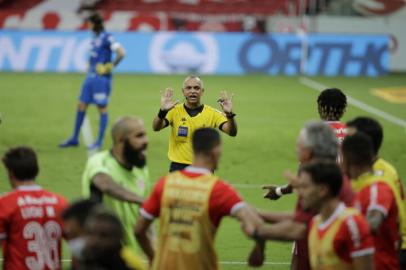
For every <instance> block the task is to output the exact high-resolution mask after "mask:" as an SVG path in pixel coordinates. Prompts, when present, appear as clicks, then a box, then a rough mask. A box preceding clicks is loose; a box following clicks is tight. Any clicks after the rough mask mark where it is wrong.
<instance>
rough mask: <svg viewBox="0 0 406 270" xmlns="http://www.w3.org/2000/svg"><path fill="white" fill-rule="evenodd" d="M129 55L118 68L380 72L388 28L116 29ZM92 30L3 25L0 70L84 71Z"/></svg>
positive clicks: (384, 65)
mask: <svg viewBox="0 0 406 270" xmlns="http://www.w3.org/2000/svg"><path fill="white" fill-rule="evenodd" d="M113 35H114V38H115V40H117V41H118V42H120V43H121V44H122V45H123V47H124V48H125V50H126V55H127V57H126V58H125V59H124V60H123V62H122V63H121V64H120V65H119V66H118V68H117V70H116V72H131V73H191V72H194V73H203V74H236V75H238V74H246V73H265V74H270V75H298V74H306V75H326V76H339V75H342V76H378V75H382V74H385V73H386V72H387V71H388V67H389V50H388V44H389V37H388V36H386V35H342V34H334V35H333V34H331V35H329V34H307V35H295V34H268V35H257V34H252V33H204V32H196V33H185V32H183V33H182V32H180V33H179V32H156V33H138V32H125V33H113ZM90 39H91V34H90V33H89V32H54V31H45V32H24V31H0V71H34V72H43V71H44V72H45V71H46V72H85V71H86V67H87V60H88V50H89V44H90Z"/></svg>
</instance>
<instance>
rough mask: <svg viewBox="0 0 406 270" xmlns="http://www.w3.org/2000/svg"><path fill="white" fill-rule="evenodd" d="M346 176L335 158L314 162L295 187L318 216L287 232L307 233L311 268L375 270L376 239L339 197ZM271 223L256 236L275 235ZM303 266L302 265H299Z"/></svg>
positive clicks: (294, 235)
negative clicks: (374, 239)
mask: <svg viewBox="0 0 406 270" xmlns="http://www.w3.org/2000/svg"><path fill="white" fill-rule="evenodd" d="M342 179H343V176H342V174H341V170H340V168H339V166H338V165H337V164H336V163H335V162H334V161H314V162H310V163H308V164H306V165H303V166H302V167H301V169H300V173H299V177H298V180H297V181H296V184H295V186H296V188H297V190H298V194H299V196H300V198H301V204H302V205H303V208H304V210H311V211H314V212H317V213H319V214H317V215H315V216H314V217H313V219H312V220H311V222H310V226H309V228H306V226H304V225H302V226H295V227H292V229H291V230H289V231H287V232H286V233H287V234H289V237H290V238H292V239H300V238H304V237H305V235H307V234H308V239H309V244H308V245H309V259H310V265H311V269H314V270H318V269H329V270H345V269H353V270H373V269H374V267H373V253H374V247H373V241H372V236H371V234H370V231H369V226H368V223H367V221H366V220H365V218H364V217H363V216H362V214H361V213H360V212H359V211H358V210H356V209H353V208H349V207H347V206H346V205H345V204H344V203H343V202H342V201H341V200H340V199H339V193H340V190H341V187H342ZM274 234H275V230H274V227H273V226H272V225H263V226H261V227H260V228H259V229H258V231H257V232H256V237H257V238H259V239H266V238H268V237H269V236H270V237H271V238H273V236H274ZM299 269H302V268H299Z"/></svg>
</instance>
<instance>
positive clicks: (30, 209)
mask: <svg viewBox="0 0 406 270" xmlns="http://www.w3.org/2000/svg"><path fill="white" fill-rule="evenodd" d="M3 163H4V166H5V167H6V170H7V173H8V177H9V180H10V185H11V187H12V188H13V191H12V192H9V193H6V194H5V195H3V196H1V197H0V239H1V240H2V242H3V256H4V262H3V269H5V270H33V269H41V270H58V269H61V256H62V253H61V238H62V220H61V218H60V214H61V212H62V210H63V209H64V208H65V207H66V201H65V199H64V198H62V197H61V196H59V195H57V194H54V193H51V192H49V191H46V190H44V189H42V188H41V187H40V186H38V185H37V183H36V181H35V178H36V177H37V175H38V172H39V167H38V161H37V155H36V154H35V152H34V151H33V150H32V149H31V148H28V147H16V148H11V149H10V150H8V151H7V152H6V154H5V155H4V157H3Z"/></svg>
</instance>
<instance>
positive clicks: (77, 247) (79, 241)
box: [68, 237, 86, 260]
mask: <svg viewBox="0 0 406 270" xmlns="http://www.w3.org/2000/svg"><path fill="white" fill-rule="evenodd" d="M68 246H69V249H70V251H71V253H72V256H73V257H74V258H76V259H78V260H80V259H81V258H83V251H84V249H85V246H86V239H85V238H84V237H77V238H75V239H72V240H69V241H68Z"/></svg>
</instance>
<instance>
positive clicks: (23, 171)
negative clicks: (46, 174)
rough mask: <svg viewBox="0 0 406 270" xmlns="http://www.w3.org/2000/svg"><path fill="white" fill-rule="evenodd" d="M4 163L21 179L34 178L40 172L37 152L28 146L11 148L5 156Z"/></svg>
mask: <svg viewBox="0 0 406 270" xmlns="http://www.w3.org/2000/svg"><path fill="white" fill-rule="evenodd" d="M3 164H4V166H5V167H6V168H7V170H8V171H9V172H11V173H12V174H13V175H14V177H15V178H16V179H17V180H19V181H26V180H34V179H35V178H36V177H37V175H38V172H39V166H38V159H37V154H36V153H35V151H34V150H33V149H32V148H30V147H27V146H18V147H14V148H10V149H9V150H8V151H7V152H6V153H5V154H4V156H3Z"/></svg>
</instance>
